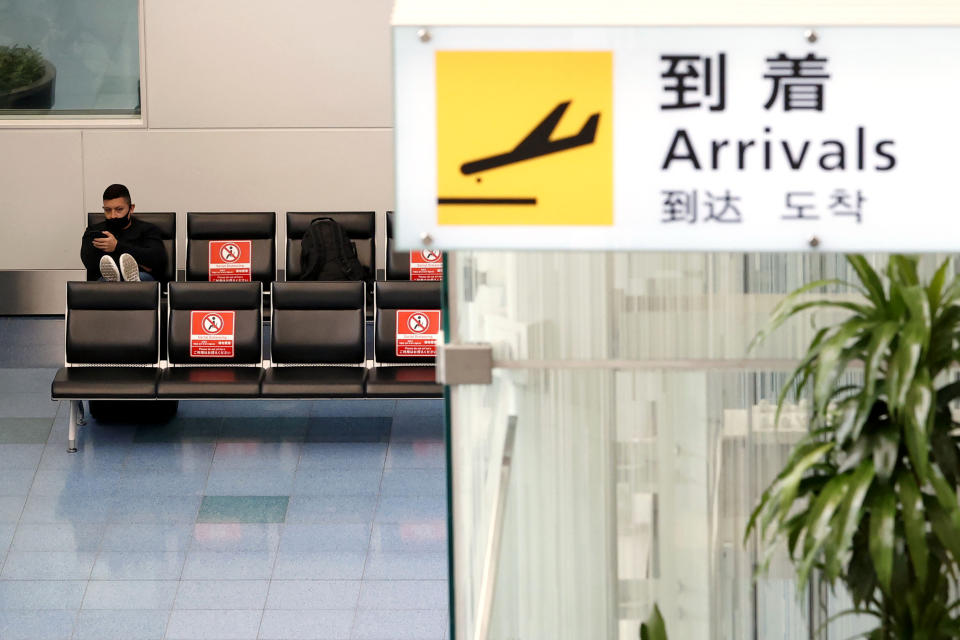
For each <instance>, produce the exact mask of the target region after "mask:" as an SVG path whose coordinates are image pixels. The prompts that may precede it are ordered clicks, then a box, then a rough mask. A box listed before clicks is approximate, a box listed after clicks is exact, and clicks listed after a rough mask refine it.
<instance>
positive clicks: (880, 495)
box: [870, 484, 897, 596]
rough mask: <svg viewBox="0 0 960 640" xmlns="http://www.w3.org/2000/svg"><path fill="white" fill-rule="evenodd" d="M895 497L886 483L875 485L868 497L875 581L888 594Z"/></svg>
mask: <svg viewBox="0 0 960 640" xmlns="http://www.w3.org/2000/svg"><path fill="white" fill-rule="evenodd" d="M896 515H897V497H896V496H895V495H894V493H893V491H891V490H890V488H889V487H888V486H886V485H882V484H881V485H877V486H875V487H874V491H873V492H871V499H870V557H871V559H872V560H873V569H874V571H876V573H877V582H878V583H879V584H880V588H881V589H883V591H884V593H886V594H887V595H888V596H889V595H892V594H891V593H890V581H891V579H892V578H893V544H894V524H895V521H894V519H895V518H896Z"/></svg>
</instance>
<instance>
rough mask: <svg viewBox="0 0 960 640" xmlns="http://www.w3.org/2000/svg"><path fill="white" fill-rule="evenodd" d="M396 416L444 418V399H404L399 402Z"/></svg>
mask: <svg viewBox="0 0 960 640" xmlns="http://www.w3.org/2000/svg"><path fill="white" fill-rule="evenodd" d="M394 415H395V416H425V417H442V416H443V398H402V399H400V400H397V407H396V409H395V411H394Z"/></svg>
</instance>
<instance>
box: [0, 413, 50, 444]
mask: <svg viewBox="0 0 960 640" xmlns="http://www.w3.org/2000/svg"><path fill="white" fill-rule="evenodd" d="M52 426H53V418H0V444H46V442H47V439H48V438H49V437H50V429H51V427H52Z"/></svg>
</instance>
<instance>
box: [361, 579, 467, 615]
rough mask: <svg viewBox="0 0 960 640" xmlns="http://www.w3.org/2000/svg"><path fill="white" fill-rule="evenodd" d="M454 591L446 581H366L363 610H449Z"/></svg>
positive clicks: (363, 589) (363, 585)
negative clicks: (451, 595) (451, 592)
mask: <svg viewBox="0 0 960 640" xmlns="http://www.w3.org/2000/svg"><path fill="white" fill-rule="evenodd" d="M449 598H450V590H449V584H448V583H447V581H446V580H364V581H363V583H362V586H361V589H360V601H359V603H358V604H357V606H358V607H359V608H360V609H439V610H442V611H446V610H447V606H448V604H449Z"/></svg>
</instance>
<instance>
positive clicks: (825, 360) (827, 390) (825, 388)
mask: <svg viewBox="0 0 960 640" xmlns="http://www.w3.org/2000/svg"><path fill="white" fill-rule="evenodd" d="M873 326H874V323H872V322H867V321H864V320H860V319H856V318H854V319H851V320H847V321H846V322H844V323H843V324H842V325H840V328H839V329H838V330H837V332H836V333H835V334H833V335H832V336H831V337H829V338H827V339H826V340H825V341H824V344H823V348H822V349H821V350H820V355H819V357H818V358H817V366H816V376H815V382H814V386H813V406H814V412H816V413H822V412H823V411H824V410H825V409H826V406H827V401H828V400H829V398H830V395H831V390H832V389H833V387H834V386H835V385H836V382H837V378H839V377H840V375H841V374H842V373H843V371H844V369H846V366H847V364H848V363H849V362H850V360H851V358H852V357H853V356H854V355H855V354H854V353H852V352H851V351H849V350H848V349H847V348H846V347H847V343H848V342H850V340H851V339H852V338H853V337H854V336H856V335H857V334H859V333H860V332H861V331H864V330H865V329H868V328H872V327H873Z"/></svg>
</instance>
